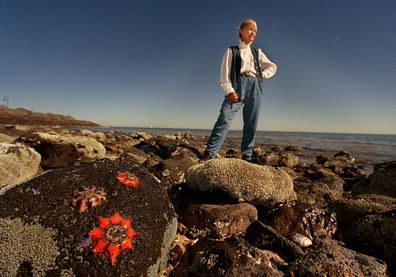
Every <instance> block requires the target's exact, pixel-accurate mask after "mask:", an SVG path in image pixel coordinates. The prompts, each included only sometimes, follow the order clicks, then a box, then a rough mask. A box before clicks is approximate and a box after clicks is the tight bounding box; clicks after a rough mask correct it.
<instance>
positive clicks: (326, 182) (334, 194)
mask: <svg viewBox="0 0 396 277" xmlns="http://www.w3.org/2000/svg"><path fill="white" fill-rule="evenodd" d="M343 186H344V181H343V180H342V179H341V178H339V177H335V178H328V179H323V180H318V181H315V182H311V181H309V180H306V179H304V178H298V179H296V180H294V189H295V191H296V193H297V198H298V200H299V201H301V202H304V203H307V204H311V205H313V204H315V205H318V206H326V205H328V204H329V203H331V202H333V201H335V200H338V199H341V198H342V195H343Z"/></svg>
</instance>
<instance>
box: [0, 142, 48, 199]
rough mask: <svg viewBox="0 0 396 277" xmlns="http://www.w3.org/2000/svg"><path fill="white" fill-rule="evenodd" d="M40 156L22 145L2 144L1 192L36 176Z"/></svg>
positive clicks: (0, 153)
mask: <svg viewBox="0 0 396 277" xmlns="http://www.w3.org/2000/svg"><path fill="white" fill-rule="evenodd" d="M40 160H41V157H40V154H39V153H37V152H36V151H35V150H34V149H32V148H30V147H27V146H26V145H23V144H20V143H6V142H1V143H0V191H1V189H2V188H5V187H7V186H10V185H13V184H17V183H20V182H23V181H25V180H27V179H29V178H31V177H33V176H34V175H36V173H37V171H38V169H39V166H40Z"/></svg>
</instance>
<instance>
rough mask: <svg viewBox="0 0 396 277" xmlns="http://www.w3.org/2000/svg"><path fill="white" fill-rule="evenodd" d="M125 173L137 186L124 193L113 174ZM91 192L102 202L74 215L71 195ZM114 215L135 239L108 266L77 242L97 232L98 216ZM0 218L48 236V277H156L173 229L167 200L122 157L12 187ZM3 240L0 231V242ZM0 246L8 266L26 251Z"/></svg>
mask: <svg viewBox="0 0 396 277" xmlns="http://www.w3.org/2000/svg"><path fill="white" fill-rule="evenodd" d="M125 170H128V171H129V172H131V173H133V174H134V175H136V176H137V177H138V178H139V179H140V185H138V186H135V187H126V186H124V185H122V184H121V183H120V182H118V181H117V178H116V177H117V173H118V172H120V171H125ZM90 186H95V187H97V188H98V189H101V190H102V191H104V192H105V193H106V199H105V200H104V201H102V202H101V203H100V205H97V206H95V207H91V208H89V209H88V210H87V211H86V212H79V211H78V210H76V209H75V208H74V207H73V206H72V205H71V202H72V198H73V194H74V192H75V191H78V190H80V188H82V187H90ZM116 211H117V212H119V213H120V214H121V216H122V217H123V218H130V219H131V226H132V228H133V229H134V230H135V231H136V232H137V236H136V237H135V238H134V239H133V249H132V250H131V251H127V250H123V251H121V252H120V254H119V256H118V257H117V262H116V264H115V265H114V266H112V265H110V263H109V260H108V259H107V257H106V256H105V255H104V254H103V253H97V254H94V253H93V252H92V246H87V247H85V246H84V245H86V244H85V243H83V244H81V241H82V240H83V239H84V238H86V237H87V235H88V234H89V232H90V231H91V230H92V229H94V228H95V227H96V226H98V220H97V217H98V216H101V217H109V216H111V215H112V214H113V213H114V212H116ZM0 218H1V219H5V218H10V219H18V220H21V221H22V222H23V223H24V224H25V225H27V224H31V225H34V226H36V225H39V226H41V227H40V228H44V229H45V230H47V229H48V230H52V233H53V236H52V238H51V239H52V240H53V241H54V242H55V243H56V247H57V248H58V251H59V254H58V255H57V256H56V259H55V263H54V264H51V265H48V266H46V268H48V267H49V266H51V268H52V269H49V270H46V272H45V274H46V275H47V276H61V275H62V274H65V272H66V271H67V272H68V273H69V275H71V276H73V275H75V276H158V275H159V273H160V272H161V270H162V268H163V267H164V265H165V264H166V261H167V255H168V252H169V250H170V246H171V243H172V241H173V239H174V238H175V235H176V229H177V220H176V215H175V213H174V210H173V207H172V205H171V203H170V201H169V198H168V196H167V195H166V194H164V193H163V191H162V189H161V188H160V187H159V184H158V182H157V181H156V179H155V178H154V177H152V175H151V174H150V173H149V172H147V170H146V169H145V168H144V167H142V166H141V165H139V163H137V162H136V161H134V160H132V159H131V158H129V157H127V156H122V157H120V158H119V159H118V160H116V161H109V160H101V161H97V162H94V163H90V164H84V165H81V166H76V167H73V166H70V167H66V168H63V169H56V170H52V171H49V172H47V173H45V174H43V175H40V176H38V177H36V178H34V179H31V180H30V181H28V182H26V183H23V184H21V185H19V186H17V187H14V188H12V189H10V190H8V191H7V192H6V193H4V195H2V196H0ZM7 236H9V235H7V234H5V233H3V232H2V230H0V237H2V242H3V241H6V240H7V239H6V238H5V237H7ZM3 238H5V239H3ZM2 242H0V253H8V254H7V255H8V256H7V260H6V262H7V263H13V262H17V260H15V259H13V256H12V255H13V253H14V254H15V255H17V253H20V251H22V250H19V248H18V247H22V248H21V249H23V251H25V252H26V251H27V250H26V247H28V245H27V244H25V243H23V242H18V240H14V245H13V246H11V249H2V248H1V247H4V245H5V244H2ZM79 245H81V246H79ZM88 245H89V244H88ZM13 247H15V248H13ZM37 250H39V249H37ZM30 251H31V252H32V255H34V253H37V251H36V249H33V248H32V249H30ZM26 253H29V252H26ZM2 257H4V256H2ZM0 260H3V261H4V259H0ZM28 261H29V260H28ZM10 266H11V265H10ZM31 266H32V267H36V266H37V265H36V264H31ZM18 267H19V264H18V265H17V268H18ZM61 273H62V274H61Z"/></svg>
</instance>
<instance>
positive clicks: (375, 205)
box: [329, 194, 396, 233]
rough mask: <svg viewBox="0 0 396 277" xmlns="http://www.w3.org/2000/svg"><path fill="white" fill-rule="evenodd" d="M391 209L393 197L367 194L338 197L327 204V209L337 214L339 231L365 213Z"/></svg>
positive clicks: (393, 204) (395, 200)
mask: <svg viewBox="0 0 396 277" xmlns="http://www.w3.org/2000/svg"><path fill="white" fill-rule="evenodd" d="M392 209H396V199H395V198H391V197H387V196H381V195H369V194H366V195H357V196H355V197H353V198H351V199H340V200H338V201H336V202H334V203H332V204H331V205H330V206H329V210H330V211H333V212H335V213H336V214H337V222H338V227H339V230H338V232H340V233H343V232H344V231H345V230H346V229H348V228H349V227H350V226H351V225H352V224H353V223H354V222H356V221H358V220H359V219H361V218H363V217H365V216H366V215H371V214H380V213H383V212H386V211H389V210H392Z"/></svg>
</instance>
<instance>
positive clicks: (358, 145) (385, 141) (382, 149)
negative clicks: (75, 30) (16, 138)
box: [95, 127, 396, 163]
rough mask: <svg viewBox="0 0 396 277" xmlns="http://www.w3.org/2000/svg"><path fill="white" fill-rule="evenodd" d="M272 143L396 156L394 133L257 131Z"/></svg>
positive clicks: (312, 153)
mask: <svg viewBox="0 0 396 277" xmlns="http://www.w3.org/2000/svg"><path fill="white" fill-rule="evenodd" d="M95 130H98V131H99V130H100V131H105V132H106V131H122V132H128V133H133V132H147V133H151V134H160V135H164V134H169V135H172V134H175V133H177V132H181V133H184V132H191V133H192V134H193V135H196V136H208V135H209V134H210V130H205V129H166V128H131V127H109V128H103V129H95ZM228 137H231V138H234V139H235V140H236V141H240V138H241V137H242V132H241V131H233V130H231V131H229V133H228ZM273 144H275V145H285V146H286V145H296V146H300V147H302V148H303V150H304V151H303V152H302V153H298V155H299V156H300V158H302V159H303V160H306V161H312V160H313V159H315V158H316V156H318V155H321V154H322V155H332V154H335V153H337V152H339V151H342V150H343V151H348V152H350V153H351V154H352V155H353V156H354V157H355V158H357V159H358V160H360V161H361V162H369V163H378V162H384V161H394V160H396V135H377V134H342V133H310V132H273V131H257V133H256V145H257V146H268V145H273ZM264 148H265V147H264Z"/></svg>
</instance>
